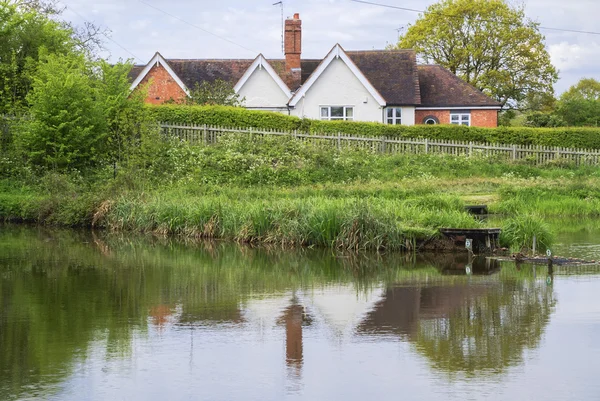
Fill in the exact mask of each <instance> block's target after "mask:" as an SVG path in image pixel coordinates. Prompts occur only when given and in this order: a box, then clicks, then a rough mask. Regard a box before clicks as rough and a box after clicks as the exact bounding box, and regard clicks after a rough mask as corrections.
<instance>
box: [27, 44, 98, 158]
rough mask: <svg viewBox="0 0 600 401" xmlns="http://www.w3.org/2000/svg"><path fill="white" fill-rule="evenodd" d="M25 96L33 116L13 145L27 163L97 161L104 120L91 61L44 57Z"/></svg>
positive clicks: (50, 55)
mask: <svg viewBox="0 0 600 401" xmlns="http://www.w3.org/2000/svg"><path fill="white" fill-rule="evenodd" d="M43 60H44V61H43V62H42V63H41V64H40V65H39V67H38V69H37V71H36V74H35V76H34V83H33V90H32V91H31V92H30V93H29V95H28V96H27V101H28V102H29V104H30V109H29V111H30V114H31V118H30V119H26V120H24V121H23V124H22V127H21V129H20V130H19V131H20V132H19V135H18V136H17V137H16V138H15V140H16V142H17V146H18V147H19V148H20V149H21V150H22V151H23V153H24V154H25V155H26V158H27V160H28V161H29V163H30V164H32V165H36V166H40V167H43V168H46V169H57V170H66V169H69V168H86V167H91V166H93V165H95V164H97V163H98V162H99V161H100V160H101V158H102V156H103V155H104V152H106V135H107V126H106V124H107V121H106V119H105V116H104V113H103V109H102V104H101V103H100V102H98V99H99V96H98V91H99V88H98V86H97V85H95V83H94V78H93V74H94V70H93V65H92V64H91V63H90V62H89V61H87V60H86V59H85V57H84V56H83V55H76V54H75V55H69V56H58V55H54V54H49V55H47V56H45V57H44V59H43Z"/></svg>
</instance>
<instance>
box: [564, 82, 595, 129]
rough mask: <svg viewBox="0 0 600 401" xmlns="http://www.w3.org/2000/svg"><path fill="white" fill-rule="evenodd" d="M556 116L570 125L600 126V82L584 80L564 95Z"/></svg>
mask: <svg viewBox="0 0 600 401" xmlns="http://www.w3.org/2000/svg"><path fill="white" fill-rule="evenodd" d="M556 114H557V115H558V116H560V117H561V118H562V119H563V120H564V121H566V123H567V124H568V125H574V126H595V127H597V126H598V125H600V82H598V81H597V80H595V79H591V78H584V79H582V80H581V81H579V82H578V83H577V84H576V85H573V86H572V87H571V88H569V90H567V91H566V92H565V93H563V94H562V96H561V97H560V100H559V101H558V108H557V111H556Z"/></svg>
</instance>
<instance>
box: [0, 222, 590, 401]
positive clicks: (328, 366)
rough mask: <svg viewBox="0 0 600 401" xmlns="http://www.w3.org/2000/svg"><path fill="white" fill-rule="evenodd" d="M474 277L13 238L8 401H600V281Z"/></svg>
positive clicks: (139, 242) (30, 235)
mask: <svg viewBox="0 0 600 401" xmlns="http://www.w3.org/2000/svg"><path fill="white" fill-rule="evenodd" d="M557 226H558V227H562V229H561V233H560V234H559V235H558V238H557V244H556V245H555V247H554V252H555V254H560V255H561V256H574V257H586V258H589V259H600V228H599V227H600V224H594V223H593V222H582V223H577V224H575V223H574V224H566V225H565V224H557ZM564 227H569V229H566V228H564ZM466 263H467V261H466V260H465V259H463V258H462V257H454V256H451V255H445V256H441V257H440V256H435V255H420V256H414V255H398V254H390V255H378V254H358V255H355V254H336V253H335V252H332V251H331V250H311V249H305V250H295V251H290V250H281V249H278V248H259V249H253V248H250V247H245V246H238V245H235V244H224V243H210V242H204V243H200V244H198V243H188V244H186V243H182V242H178V241H175V240H168V239H157V238H149V237H140V236H132V235H124V234H123V235H118V234H108V233H104V232H99V233H89V232H79V231H69V230H49V229H44V228H31V227H20V226H0V280H1V281H0V302H1V303H0V400H61V401H62V400H107V401H108V400H111V401H112V400H127V401H131V400H261V401H264V400H334V399H344V400H374V399H396V398H404V399H410V400H486V401H492V400H565V399H572V400H597V399H600V381H599V380H598V379H597V374H598V372H600V342H599V341H597V339H598V338H599V336H600V302H598V294H600V269H598V268H581V267H580V268H573V269H569V268H565V267H557V268H555V270H554V272H553V274H552V275H549V274H548V271H547V269H546V268H545V267H539V266H538V267H536V268H534V267H533V266H528V265H523V266H521V267H519V268H517V267H515V266H514V265H513V264H510V263H503V264H498V263H493V262H489V261H486V260H481V259H479V260H477V261H476V263H474V264H473V265H472V266H471V269H470V270H471V271H472V274H470V275H466V274H465V266H466Z"/></svg>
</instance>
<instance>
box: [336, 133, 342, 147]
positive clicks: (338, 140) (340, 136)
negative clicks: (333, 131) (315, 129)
mask: <svg viewBox="0 0 600 401" xmlns="http://www.w3.org/2000/svg"><path fill="white" fill-rule="evenodd" d="M337 146H338V150H342V133H341V132H338V134H337Z"/></svg>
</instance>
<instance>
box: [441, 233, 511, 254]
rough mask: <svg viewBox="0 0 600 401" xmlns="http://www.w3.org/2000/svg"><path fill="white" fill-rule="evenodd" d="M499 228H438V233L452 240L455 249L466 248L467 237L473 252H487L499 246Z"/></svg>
mask: <svg viewBox="0 0 600 401" xmlns="http://www.w3.org/2000/svg"><path fill="white" fill-rule="evenodd" d="M501 232H502V229H500V228H440V233H441V234H442V235H443V236H445V237H446V238H448V239H450V240H451V241H453V243H454V245H455V246H456V248H457V249H465V251H466V250H467V247H466V244H467V239H469V240H471V249H472V251H473V253H475V254H478V255H480V254H489V253H492V252H494V251H495V250H496V249H498V248H499V247H500V243H499V238H500V233H501Z"/></svg>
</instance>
